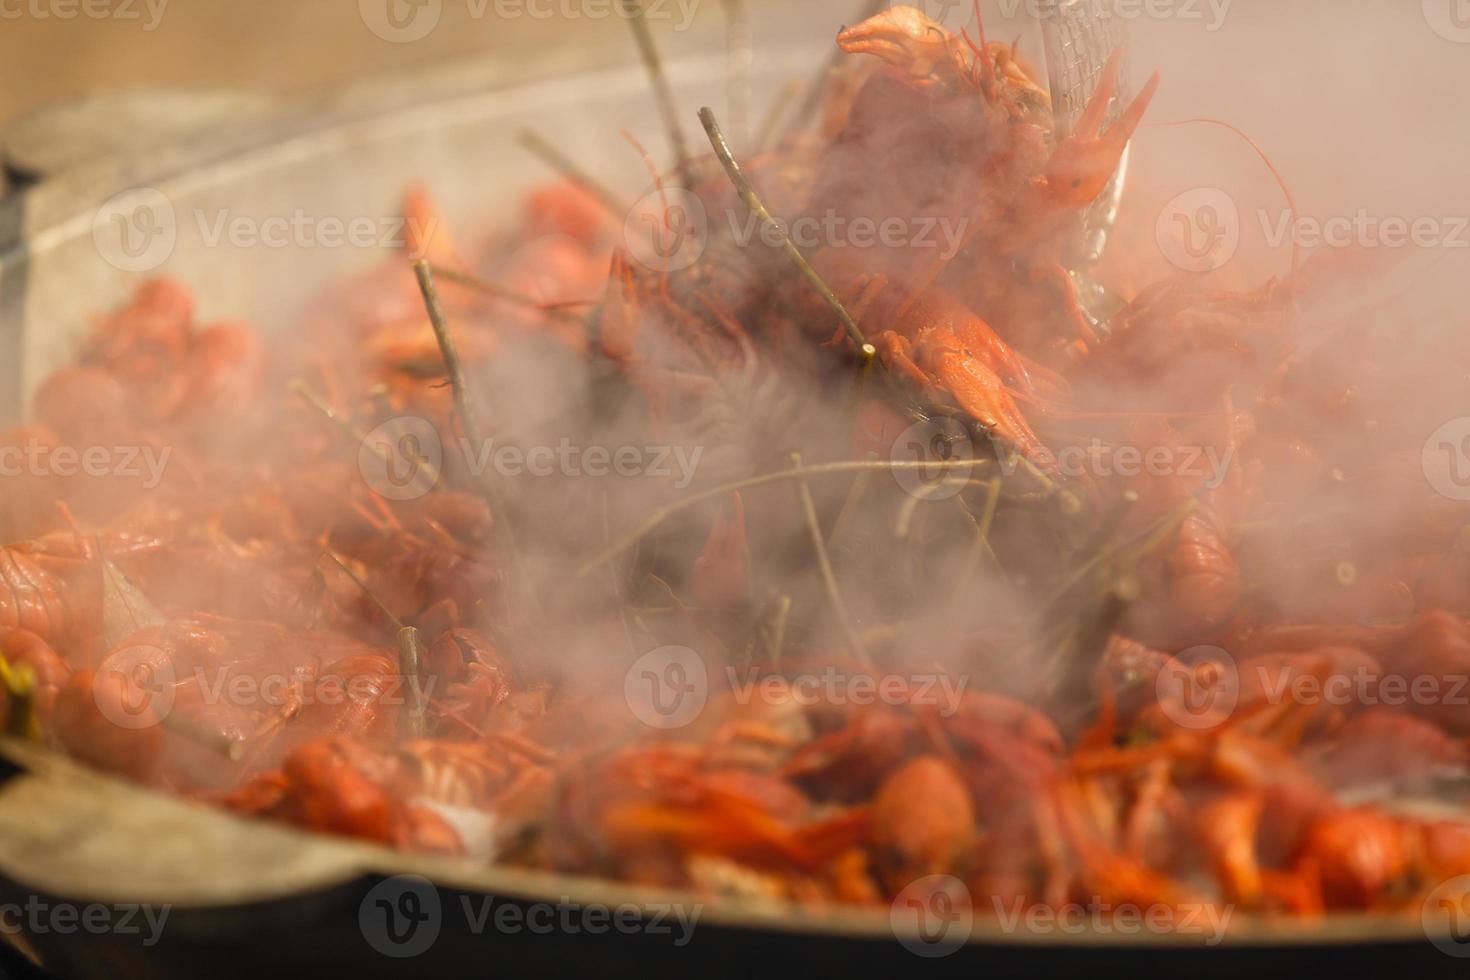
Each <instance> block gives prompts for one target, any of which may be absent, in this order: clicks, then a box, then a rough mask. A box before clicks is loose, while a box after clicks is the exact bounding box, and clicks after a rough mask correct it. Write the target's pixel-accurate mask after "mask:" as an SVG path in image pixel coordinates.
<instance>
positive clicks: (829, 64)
mask: <svg viewBox="0 0 1470 980" xmlns="http://www.w3.org/2000/svg"><path fill="white" fill-rule="evenodd" d="M886 6H888V0H868V3H867V5H866V6H864V7H863V8H862V11H861V12H860V13H859V14H858V19H857V22H858V23H862V22H863V21H865V20H867V19H868V18H869V17H872V16H874V15H875V14H877V13H879V12H881V11H882V10H883V8H884V7H886ZM844 54H846V52H844V51H843V50H842V49H841V48H839V47H834V49H833V51H832V54H831V55H829V56H828V58H827V61H826V62H825V63H824V64H823V65H822V67H821V69H820V70H819V71H818V72H817V74H816V75H815V76H814V77H813V78H812V80H811V81H810V82H808V83H807V86H806V96H805V97H804V98H803V99H802V100H801V108H799V109H797V110H796V115H794V116H792V117H791V121H790V122H789V123H787V124H786V134H787V135H788V136H789V135H791V134H792V133H794V132H796V131H797V130H799V129H801V127H802V126H805V125H806V122H807V120H808V119H810V118H811V117H812V116H813V115H815V114H816V111H817V107H818V106H820V105H821V104H822V95H823V94H824V93H825V92H826V91H827V83H828V81H829V80H830V79H831V78H832V73H833V72H835V71H836V70H837V66H838V65H840V64H841V63H842V56H843V55H844Z"/></svg>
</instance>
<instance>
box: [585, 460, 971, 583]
mask: <svg viewBox="0 0 1470 980" xmlns="http://www.w3.org/2000/svg"><path fill="white" fill-rule="evenodd" d="M986 462H988V461H986V460H980V461H977V460H973V459H960V460H947V461H944V462H938V463H936V462H934V461H933V460H912V461H909V460H903V461H894V460H881V459H869V460H856V459H855V460H848V461H844V462H840V463H818V464H816V465H814V466H803V467H801V468H799V469H792V470H780V471H778V472H775V473H765V474H762V475H761V476H752V477H746V478H745V479H743V480H735V481H733V482H731V483H725V484H721V485H720V486H717V487H712V488H710V489H709V490H701V491H700V492H698V493H696V494H692V495H691V496H688V497H685V498H684V499H683V500H681V501H679V502H678V503H676V504H669V505H667V506H665V507H660V508H659V509H658V510H656V511H654V512H653V513H652V514H650V515H649V516H648V517H647V518H646V519H645V520H644V521H643V523H642V524H640V525H638V527H636V528H634V529H633V531H631V532H630V533H628V534H627V535H625V536H624V537H623V538H622V539H620V540H619V541H617V542H615V543H613V544H612V545H611V546H609V547H608V548H607V549H606V550H605V551H603V552H602V553H600V554H599V555H597V556H596V557H595V558H593V559H592V560H591V561H589V562H587V563H586V564H585V565H583V566H582V567H581V568H580V569H578V570H577V576H578V577H579V578H581V577H583V576H585V575H587V574H588V573H589V572H591V571H593V570H594V569H596V568H598V567H600V566H601V565H603V564H605V563H606V562H609V561H611V560H612V559H613V558H615V557H617V556H618V555H619V554H620V553H621V552H622V551H624V550H625V549H627V548H629V547H632V546H633V545H634V544H636V543H637V542H638V540H639V539H640V538H642V537H643V536H644V535H646V534H648V532H650V531H652V530H653V529H654V528H656V527H658V526H659V525H660V524H662V523H663V522H664V521H666V520H668V519H669V518H670V517H673V516H674V515H675V514H677V513H679V512H680V511H682V510H685V509H687V508H689V507H695V506H697V505H699V504H702V503H704V502H705V501H706V500H713V499H714V498H716V497H722V496H724V495H725V494H727V493H730V492H732V491H735V490H745V489H748V488H750V487H759V486H764V485H765V484H767V483H780V482H782V481H784V480H794V479H797V478H801V477H811V476H826V475H829V474H832V473H858V472H861V471H863V470H881V471H884V472H895V471H900V470H919V469H922V470H930V469H933V468H935V467H938V468H939V469H947V468H950V467H959V466H979V465H984V464H985V463H986Z"/></svg>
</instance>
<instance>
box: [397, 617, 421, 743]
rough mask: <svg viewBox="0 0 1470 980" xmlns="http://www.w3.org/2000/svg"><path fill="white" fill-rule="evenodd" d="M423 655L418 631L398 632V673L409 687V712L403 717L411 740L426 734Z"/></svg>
mask: <svg viewBox="0 0 1470 980" xmlns="http://www.w3.org/2000/svg"><path fill="white" fill-rule="evenodd" d="M423 653H424V647H423V640H422V639H421V638H420V637H419V631H418V630H417V629H415V628H414V627H412V626H405V627H403V628H402V629H400V630H399V631H398V673H399V674H400V675H402V677H403V682H404V683H405V684H406V685H408V705H407V711H406V712H405V713H404V714H403V715H402V716H401V717H402V720H403V723H404V728H405V729H406V733H407V735H408V737H409V738H421V737H422V736H423V734H424V712H425V708H426V704H425V700H426V699H425V697H424V685H423V662H424V656H423Z"/></svg>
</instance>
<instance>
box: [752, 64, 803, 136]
mask: <svg viewBox="0 0 1470 980" xmlns="http://www.w3.org/2000/svg"><path fill="white" fill-rule="evenodd" d="M800 94H801V83H800V82H791V83H789V84H787V85H783V86H781V91H779V92H777V93H776V97H775V98H774V99H772V100H771V104H770V106H769V107H768V108H767V109H766V115H765V118H764V119H762V120H761V124H760V128H759V129H757V130H756V131H755V142H754V143H752V144H751V145H752V147H753V148H754V150H755V152H756V153H764V152H765V151H766V150H768V149H769V148H770V146H771V140H772V139H774V138H775V136H776V125H777V124H778V123H780V121H781V117H782V116H783V115H785V113H786V109H787V107H788V106H790V105H791V103H792V102H793V101H794V100H795V99H796V97H797V96H798V95H800Z"/></svg>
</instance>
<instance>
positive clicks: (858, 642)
mask: <svg viewBox="0 0 1470 980" xmlns="http://www.w3.org/2000/svg"><path fill="white" fill-rule="evenodd" d="M789 458H790V460H791V466H792V468H793V469H796V470H800V469H801V468H802V464H801V454H800V453H792V454H791V456H790V457H789ZM796 492H797V496H798V497H799V498H800V500H801V509H802V512H803V513H804V514H805V515H806V523H807V527H808V528H809V529H810V531H811V534H812V550H813V551H815V552H816V555H817V567H818V568H819V569H820V570H821V572H822V582H823V584H824V585H826V587H827V600H828V601H829V602H830V603H831V604H832V613H833V615H835V616H836V617H837V623H838V625H839V626H841V627H842V633H843V636H844V637H845V638H846V640H847V646H848V649H849V650H850V651H851V652H852V655H853V656H854V657H856V658H857V659H858V660H859V661H860V662H861V663H863V664H871V663H872V661H870V660H869V659H868V652H867V650H865V649H864V648H863V641H862V638H861V637H859V636H858V634H857V630H855V629H853V626H852V620H851V619H850V618H849V616H848V613H847V604H846V603H844V602H843V601H842V590H841V589H839V588H838V587H837V576H836V575H835V574H834V573H833V571H832V560H831V559H830V558H829V557H828V555H827V541H826V539H825V537H824V536H823V535H822V524H821V522H820V521H819V520H817V505H816V504H815V503H814V502H813V501H812V491H811V488H810V487H808V486H807V484H806V478H805V477H804V476H798V477H797V478H796Z"/></svg>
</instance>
